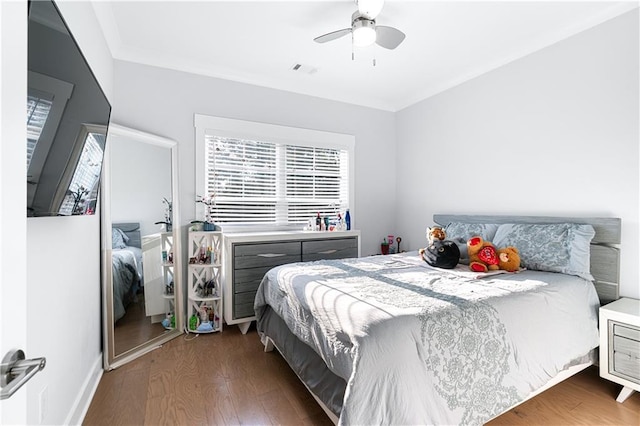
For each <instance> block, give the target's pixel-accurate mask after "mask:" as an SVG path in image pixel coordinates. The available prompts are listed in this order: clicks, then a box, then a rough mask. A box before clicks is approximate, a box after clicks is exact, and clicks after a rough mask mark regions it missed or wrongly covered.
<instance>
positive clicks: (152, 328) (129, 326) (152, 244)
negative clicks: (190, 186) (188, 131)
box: [102, 124, 182, 368]
mask: <svg viewBox="0 0 640 426" xmlns="http://www.w3.org/2000/svg"><path fill="white" fill-rule="evenodd" d="M108 139H109V140H108V142H107V157H106V158H107V161H106V163H105V167H104V169H105V175H104V176H103V179H104V183H105V185H104V186H103V191H104V194H103V199H105V203H104V207H103V215H102V217H103V237H104V238H103V240H104V241H105V246H106V247H105V253H106V255H105V263H104V265H105V268H104V269H105V273H104V274H103V276H104V277H105V284H106V285H105V294H104V296H105V299H106V300H105V304H104V306H105V311H106V316H105V327H106V330H105V336H106V337H107V341H106V342H105V347H106V348H107V350H105V367H106V368H115V367H116V366H118V365H120V364H121V363H123V362H126V361H127V360H130V359H133V358H135V357H136V356H138V355H140V354H142V353H145V352H146V351H148V350H151V349H152V348H153V345H154V344H155V345H157V344H159V343H161V342H162V341H166V340H169V339H170V338H172V337H175V336H176V335H179V334H180V333H181V331H180V330H181V329H182V325H181V324H182V322H181V321H180V318H181V315H180V312H179V311H180V308H181V303H179V301H180V300H181V299H180V298H179V297H178V296H179V293H180V291H179V283H178V282H177V281H178V280H177V279H178V278H179V275H180V274H179V272H178V271H179V269H178V267H179V251H178V245H176V244H174V241H179V237H178V236H177V233H178V232H179V230H177V229H175V228H173V227H172V226H171V223H172V222H173V223H176V219H177V218H176V217H175V212H176V209H175V208H174V205H173V200H176V199H177V196H176V185H177V183H176V182H175V176H176V172H175V165H176V164H177V163H176V159H175V155H176V145H175V142H174V141H170V140H167V139H164V138H160V137H157V136H153V135H149V134H146V133H142V132H138V131H135V130H131V129H126V128H124V127H121V126H117V125H114V124H112V125H111V126H110V128H109V137H108ZM176 308H177V309H176Z"/></svg>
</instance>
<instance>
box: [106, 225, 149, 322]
mask: <svg viewBox="0 0 640 426" xmlns="http://www.w3.org/2000/svg"><path fill="white" fill-rule="evenodd" d="M111 239H112V252H111V260H112V277H113V321H114V323H115V322H116V321H118V320H119V319H120V318H122V317H123V316H124V315H125V313H126V309H127V306H128V305H129V304H130V303H131V302H132V301H134V300H136V294H137V292H138V290H139V289H140V288H141V287H142V282H143V281H142V277H143V269H142V249H141V239H140V224H139V223H131V222H130V223H114V224H113V225H112V227H111Z"/></svg>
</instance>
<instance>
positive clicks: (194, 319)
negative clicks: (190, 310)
mask: <svg viewBox="0 0 640 426" xmlns="http://www.w3.org/2000/svg"><path fill="white" fill-rule="evenodd" d="M196 328H198V317H196V316H195V315H191V318H189V330H195V329H196Z"/></svg>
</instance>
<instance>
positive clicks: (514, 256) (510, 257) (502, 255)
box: [498, 246, 520, 272]
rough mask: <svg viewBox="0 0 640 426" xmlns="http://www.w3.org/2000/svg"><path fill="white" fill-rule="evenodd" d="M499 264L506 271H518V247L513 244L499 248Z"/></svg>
mask: <svg viewBox="0 0 640 426" xmlns="http://www.w3.org/2000/svg"><path fill="white" fill-rule="evenodd" d="M498 266H499V267H500V269H502V270H505V271H509V272H516V271H518V270H519V269H520V254H519V253H518V249H517V248H515V247H512V246H509V247H505V248H501V249H498Z"/></svg>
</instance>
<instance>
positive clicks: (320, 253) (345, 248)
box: [302, 237, 358, 262]
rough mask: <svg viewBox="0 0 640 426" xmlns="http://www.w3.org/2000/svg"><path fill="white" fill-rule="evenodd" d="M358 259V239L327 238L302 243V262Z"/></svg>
mask: <svg viewBox="0 0 640 426" xmlns="http://www.w3.org/2000/svg"><path fill="white" fill-rule="evenodd" d="M348 257H358V239H357V238H355V237H352V238H329V239H326V240H311V241H303V242H302V261H303V262H309V261H313V260H322V259H345V258H348Z"/></svg>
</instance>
